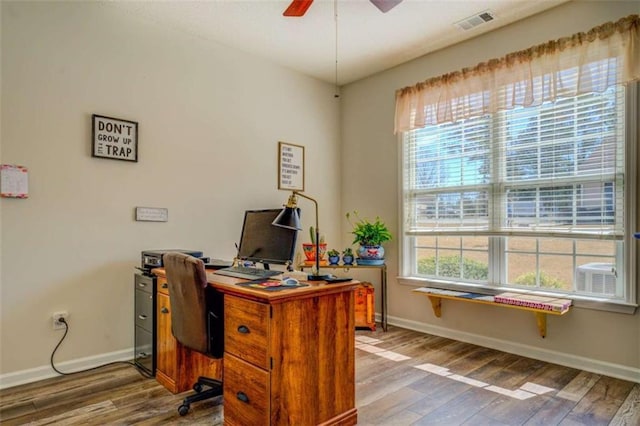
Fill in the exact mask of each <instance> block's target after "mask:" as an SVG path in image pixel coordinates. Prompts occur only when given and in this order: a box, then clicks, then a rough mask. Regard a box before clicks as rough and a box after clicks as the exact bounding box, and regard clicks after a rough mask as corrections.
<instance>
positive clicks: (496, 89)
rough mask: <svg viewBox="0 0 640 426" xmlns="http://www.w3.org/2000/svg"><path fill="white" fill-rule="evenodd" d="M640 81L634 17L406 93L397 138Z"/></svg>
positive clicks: (639, 37)
mask: <svg viewBox="0 0 640 426" xmlns="http://www.w3.org/2000/svg"><path fill="white" fill-rule="evenodd" d="M639 79H640V16H638V15H631V16H628V17H626V18H622V19H620V20H619V21H617V22H615V23H613V22H609V23H606V24H604V25H601V26H598V27H596V28H593V29H592V30H590V31H589V32H587V33H578V34H574V35H573V36H571V37H566V38H561V39H559V40H555V41H549V42H547V43H544V44H541V45H538V46H534V47H531V48H529V49H527V50H523V51H520V52H515V53H511V54H509V55H507V56H504V57H502V58H499V59H492V60H490V61H488V62H483V63H481V64H478V65H476V66H475V67H473V68H464V69H462V70H461V71H455V72H452V73H449V74H445V75H442V76H439V77H434V78H431V79H428V80H426V81H424V82H421V83H417V84H416V85H414V86H411V87H405V88H403V89H400V90H398V91H397V92H396V113H395V133H398V132H405V131H409V130H413V129H418V128H422V127H425V126H427V125H434V124H440V123H446V122H456V121H458V120H461V119H466V118H470V117H479V116H482V115H485V114H488V113H494V112H497V111H502V110H508V109H512V108H514V107H518V106H523V107H528V106H536V105H540V104H542V103H543V102H547V101H554V100H556V98H559V97H568V96H577V95H579V94H582V93H589V92H603V91H605V90H606V89H607V88H608V87H610V86H613V85H616V84H620V83H622V84H625V83H628V82H630V81H634V80H639Z"/></svg>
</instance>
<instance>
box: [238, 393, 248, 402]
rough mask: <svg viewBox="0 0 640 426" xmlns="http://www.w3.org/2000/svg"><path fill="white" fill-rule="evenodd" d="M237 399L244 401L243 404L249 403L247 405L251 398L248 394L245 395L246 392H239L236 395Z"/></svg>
mask: <svg viewBox="0 0 640 426" xmlns="http://www.w3.org/2000/svg"><path fill="white" fill-rule="evenodd" d="M236 397H237V398H238V399H239V400H240V401H242V402H245V403H247V404H248V403H249V397H248V396H247V394H246V393H244V392H238V393H237V394H236Z"/></svg>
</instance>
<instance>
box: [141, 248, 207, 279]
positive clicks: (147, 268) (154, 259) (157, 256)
mask: <svg viewBox="0 0 640 426" xmlns="http://www.w3.org/2000/svg"><path fill="white" fill-rule="evenodd" d="M173 251H175V252H178V253H184V254H187V255H189V256H193V257H197V258H198V259H202V261H203V262H205V263H207V262H208V261H209V259H208V258H205V257H203V253H202V252H201V251H199V250H184V249H165V250H144V251H143V252H142V253H141V260H140V270H141V271H142V272H144V273H145V274H150V273H151V270H152V269H153V268H162V267H163V266H164V264H163V263H162V255H164V254H165V253H169V252H173Z"/></svg>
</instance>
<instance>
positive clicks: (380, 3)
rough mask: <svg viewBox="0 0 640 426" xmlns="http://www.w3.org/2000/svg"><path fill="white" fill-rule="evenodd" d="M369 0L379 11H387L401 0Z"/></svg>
mask: <svg viewBox="0 0 640 426" xmlns="http://www.w3.org/2000/svg"><path fill="white" fill-rule="evenodd" d="M369 1H370V2H371V3H373V4H374V5H375V6H376V7H377V8H378V9H380V12H382V13H387V12H388V11H390V10H391V9H393V8H394V7H396V6H397V5H398V3H400V2H401V1H402V0H369Z"/></svg>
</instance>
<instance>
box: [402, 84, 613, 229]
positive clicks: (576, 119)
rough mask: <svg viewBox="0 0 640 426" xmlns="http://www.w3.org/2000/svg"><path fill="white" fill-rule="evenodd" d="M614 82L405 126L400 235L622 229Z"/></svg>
mask: <svg viewBox="0 0 640 426" xmlns="http://www.w3.org/2000/svg"><path fill="white" fill-rule="evenodd" d="M623 107H624V88H623V87H622V86H614V87H612V88H610V89H607V90H606V91H604V92H603V93H589V94H583V95H579V96H576V97H571V98H566V99H559V100H557V101H556V102H553V103H545V104H543V105H541V106H536V107H528V108H522V107H520V108H514V109H511V110H507V111H503V112H499V113H495V114H493V115H487V116H484V117H481V118H472V119H467V120H461V121H459V122H457V123H448V124H439V125H434V126H427V127H425V128H422V129H416V130H414V131H410V132H406V133H405V144H404V147H405V148H404V149H405V153H404V158H405V165H404V172H405V176H404V189H405V212H406V214H405V216H406V217H405V219H406V225H407V226H406V228H405V229H406V233H407V234H409V235H433V234H434V233H435V234H436V235H437V234H451V233H463V234H470V233H471V234H473V233H480V234H487V235H530V234H532V233H543V234H546V235H552V236H567V237H568V236H571V235H580V236H582V237H586V238H593V237H597V238H615V237H617V238H621V237H622V236H623V235H624V221H623V218H624V216H623V212H624V208H623V206H624V204H623V203H624V199H623V193H624V167H625V161H624V134H625V128H624V108H623Z"/></svg>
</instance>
